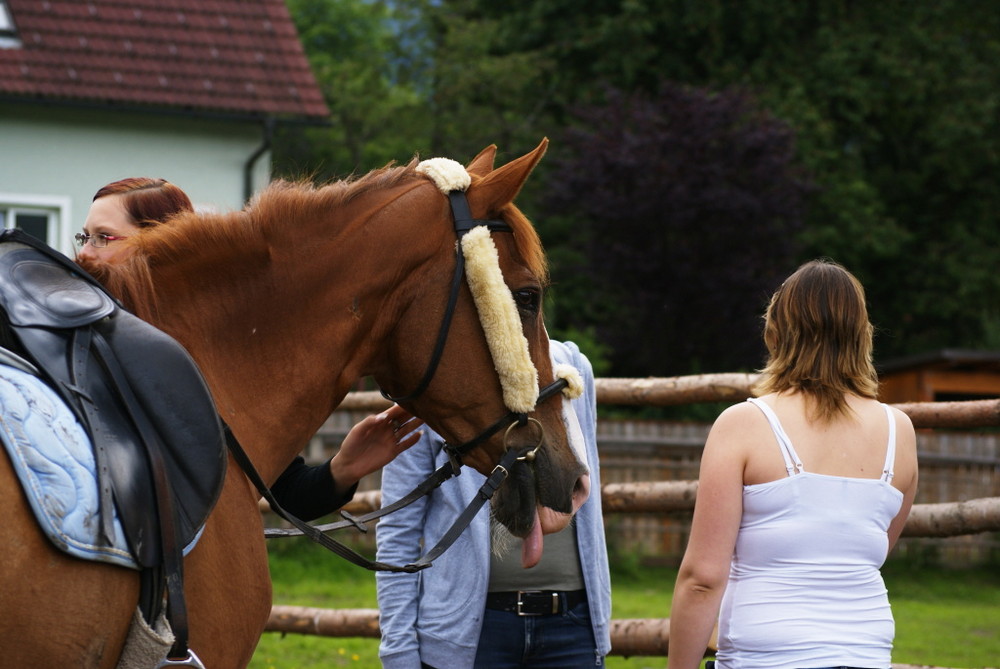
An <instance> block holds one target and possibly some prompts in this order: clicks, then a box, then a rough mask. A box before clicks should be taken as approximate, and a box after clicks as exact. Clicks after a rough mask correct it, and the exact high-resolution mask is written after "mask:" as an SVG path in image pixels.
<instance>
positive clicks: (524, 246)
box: [501, 204, 549, 286]
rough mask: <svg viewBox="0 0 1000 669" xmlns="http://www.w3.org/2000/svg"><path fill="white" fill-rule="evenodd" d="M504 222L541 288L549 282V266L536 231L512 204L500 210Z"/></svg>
mask: <svg viewBox="0 0 1000 669" xmlns="http://www.w3.org/2000/svg"><path fill="white" fill-rule="evenodd" d="M501 212H502V214H503V216H504V220H505V221H507V224H508V225H510V227H511V228H512V229H513V230H514V244H515V245H516V248H517V252H518V254H520V256H521V257H522V258H523V259H524V262H525V264H526V265H527V267H528V269H529V270H530V271H531V273H532V274H534V275H535V276H536V277H537V278H538V280H539V281H540V282H541V284H542V285H543V286H546V285H548V282H549V265H548V260H547V259H546V257H545V249H544V248H543V247H542V240H541V238H540V237H539V236H538V231H537V230H535V226H533V225H532V224H531V221H529V220H528V217H527V216H525V215H524V214H523V213H521V210H520V209H518V208H517V207H516V206H514V205H513V204H508V205H507V206H506V207H504V208H503V209H501Z"/></svg>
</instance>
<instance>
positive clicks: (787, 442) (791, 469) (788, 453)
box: [747, 397, 805, 476]
mask: <svg viewBox="0 0 1000 669" xmlns="http://www.w3.org/2000/svg"><path fill="white" fill-rule="evenodd" d="M747 402H750V404H753V405H754V406H755V407H757V408H758V409H760V410H761V412H762V413H763V414H764V417H765V418H767V422H768V424H769V425H770V426H771V431H772V432H774V436H775V438H776V439H777V440H778V446H780V447H781V457H783V458H784V459H785V470H786V471H787V472H788V475H789V476H794V475H795V474H798V473H800V472H804V471H805V467H803V466H802V461H801V460H799V454H798V453H796V452H795V448H794V447H793V446H792V440H791V439H789V438H788V435H787V434H785V428H783V427H781V421H779V420H778V415H777V414H776V413H774V410H773V409H772V408H771V407H769V406H768V405H767V403H766V402H764V401H763V400H760V399H757V398H756V397H749V398H747Z"/></svg>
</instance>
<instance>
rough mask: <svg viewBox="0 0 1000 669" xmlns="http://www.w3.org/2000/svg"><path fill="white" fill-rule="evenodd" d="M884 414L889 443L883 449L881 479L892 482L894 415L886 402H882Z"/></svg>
mask: <svg viewBox="0 0 1000 669" xmlns="http://www.w3.org/2000/svg"><path fill="white" fill-rule="evenodd" d="M882 407H883V408H884V409H885V415H886V417H887V418H888V419H889V443H888V445H887V446H886V449H885V464H884V465H883V466H882V480H883V481H885V482H886V483H892V477H893V476H895V475H896V474H895V472H894V471H893V464H894V463H895V462H896V417H895V416H893V415H892V409H891V408H890V407H889V405H888V404H882Z"/></svg>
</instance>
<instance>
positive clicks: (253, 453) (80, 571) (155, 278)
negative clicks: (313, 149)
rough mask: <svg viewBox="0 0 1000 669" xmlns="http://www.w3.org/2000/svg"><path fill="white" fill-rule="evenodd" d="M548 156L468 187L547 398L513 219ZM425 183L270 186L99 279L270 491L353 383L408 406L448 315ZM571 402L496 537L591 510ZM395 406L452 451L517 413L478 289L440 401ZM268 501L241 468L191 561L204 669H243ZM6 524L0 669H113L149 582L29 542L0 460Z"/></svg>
mask: <svg viewBox="0 0 1000 669" xmlns="http://www.w3.org/2000/svg"><path fill="white" fill-rule="evenodd" d="M545 148H546V142H544V141H543V142H542V144H540V145H539V146H538V147H537V148H536V149H535V150H534V151H532V152H530V153H528V154H527V155H525V156H522V157H521V158H519V159H517V160H514V161H512V162H510V163H508V164H506V165H504V166H502V167H500V168H497V169H493V158H494V153H495V147H490V148H488V149H486V150H484V151H483V152H482V153H481V154H480V155H479V156H477V157H476V158H475V159H474V160H473V161H472V162H471V163H470V164H469V166H468V168H467V169H468V173H469V174H470V175H471V185H470V186H469V187H468V189H467V197H468V202H469V206H470V208H471V213H472V215H473V216H474V217H476V218H488V217H492V218H500V219H502V220H503V221H505V222H506V223H507V224H508V225H509V226H510V227H511V228H512V229H513V234H510V233H506V232H499V233H494V234H493V235H492V238H493V240H494V243H495V245H496V248H497V253H498V255H499V261H500V268H501V270H502V273H503V282H504V283H506V285H507V287H508V288H509V289H510V291H511V293H512V295H513V296H514V298H515V304H516V306H517V313H518V317H519V319H520V325H521V327H522V329H523V334H524V337H525V338H526V339H527V342H528V351H529V352H530V357H531V360H532V361H533V363H534V365H535V368H536V369H537V372H538V380H539V382H540V384H541V385H545V384H548V383H550V382H552V380H553V370H552V366H551V363H550V360H549V353H548V339H547V335H546V332H545V328H544V325H543V321H542V313H541V299H540V296H541V291H542V289H543V287H544V283H545V279H546V270H545V260H544V255H543V253H542V250H541V246H540V243H539V239H538V236H537V234H536V232H535V231H534V229H533V228H532V226H531V224H530V223H529V222H528V220H527V219H526V218H525V217H524V216H523V214H521V212H520V211H519V210H518V209H517V208H516V207H515V206H514V205H513V199H514V197H515V196H516V195H517V193H518V192H519V191H520V189H521V187H522V185H523V184H524V182H525V180H526V179H527V178H528V175H529V174H530V172H531V171H532V169H533V168H534V167H535V165H536V164H537V163H538V161H539V160H540V159H541V157H542V155H543V154H544V152H545ZM416 166H417V163H416V161H413V162H411V163H410V164H409V165H406V166H401V167H392V166H390V167H386V168H383V169H380V170H376V171H374V172H372V173H369V174H367V175H364V176H361V177H359V178H356V179H351V180H348V181H343V182H336V183H331V184H327V185H324V186H322V187H316V186H313V185H309V184H304V183H289V182H276V183H275V184H272V185H271V186H269V187H268V188H267V189H266V190H265V191H264V192H262V193H261V194H260V195H259V196H258V197H257V198H256V199H255V200H254V201H252V202H251V203H250V204H249V205H248V206H247V207H246V208H245V209H243V210H242V211H239V212H230V213H225V214H190V215H180V216H179V217H177V218H175V219H173V220H171V221H170V222H169V224H166V225H161V226H158V227H155V228H151V229H148V230H147V231H144V232H143V233H142V234H140V235H136V236H134V237H132V238H130V239H128V240H126V241H123V242H121V243H123V244H130V245H133V246H134V248H135V252H134V253H133V254H131V256H130V257H129V258H128V259H127V260H124V261H123V262H121V263H109V264H107V265H106V266H104V267H87V269H88V270H90V271H91V272H92V273H93V274H94V275H95V276H96V277H97V278H98V279H99V280H100V281H102V282H103V283H104V284H105V285H106V286H107V287H108V289H109V291H110V292H111V293H112V294H114V295H116V296H117V297H119V299H121V300H122V302H123V303H124V304H125V306H126V308H128V309H129V310H130V311H132V312H133V313H135V314H136V315H138V316H140V317H141V318H143V319H144V320H147V321H149V322H151V323H153V324H154V325H156V326H158V327H160V328H161V329H163V330H164V331H166V332H167V333H169V334H170V335H172V336H173V337H174V338H175V339H177V340H178V341H179V342H180V343H181V344H183V345H184V346H185V347H186V348H187V350H188V351H189V352H190V354H191V356H192V357H193V358H194V359H195V361H196V362H197V363H198V364H199V366H200V367H201V369H202V372H203V373H204V376H205V378H206V381H207V382H208V385H209V387H210V389H211V391H212V394H213V397H214V399H215V403H216V409H217V410H218V412H219V414H220V416H221V417H222V419H223V420H224V421H225V422H226V423H228V424H229V426H230V427H231V428H232V430H233V432H234V434H235V435H236V437H237V438H238V439H239V441H240V442H241V443H242V445H243V447H244V449H245V450H246V452H247V453H248V455H249V456H250V458H251V460H252V461H253V463H254V464H255V465H256V468H257V469H258V471H259V472H260V473H261V475H262V477H263V479H264V480H265V481H266V482H267V483H271V482H273V481H274V480H275V479H276V478H277V477H278V475H279V474H280V473H281V472H282V471H283V470H284V469H285V467H286V466H287V465H288V464H289V463H290V462H291V461H292V459H293V458H294V457H295V455H296V454H297V453H298V452H299V451H300V449H301V448H302V446H303V444H305V443H307V442H308V440H309V439H310V437H311V436H312V435H313V434H314V433H315V432H316V430H317V429H318V428H319V426H320V425H321V424H322V423H323V421H324V420H325V419H326V418H327V417H328V416H329V414H330V413H331V412H332V411H333V409H334V408H336V406H337V405H338V404H339V403H340V401H341V400H342V399H343V397H344V396H345V395H346V393H347V392H348V390H349V389H350V388H351V386H352V384H353V383H354V382H355V381H356V380H357V379H359V378H361V377H364V376H366V375H371V376H372V377H374V378H375V380H376V381H377V382H378V383H379V384H380V386H381V387H382V388H383V389H385V390H386V391H387V392H390V393H394V394H401V395H402V394H406V393H409V392H410V391H411V390H412V389H413V388H414V387H415V386H417V384H418V383H419V382H420V380H421V378H422V376H423V374H424V371H425V368H426V367H427V365H428V359H429V358H430V355H431V350H432V349H433V347H434V345H435V340H436V338H437V333H438V329H439V325H440V323H441V320H442V317H443V312H444V311H445V303H446V301H447V297H448V295H449V286H450V282H451V279H452V273H453V270H454V267H455V262H456V235H455V231H454V228H453V225H452V215H451V211H450V209H449V201H448V198H447V197H446V196H445V195H444V194H443V193H442V191H441V190H439V188H438V186H436V185H435V183H433V182H432V181H431V180H430V179H428V178H427V177H426V176H424V175H422V174H420V173H419V172H418V171H417V170H416V169H415V168H416ZM561 402H562V399H561V397H558V396H557V397H556V398H554V399H552V400H549V401H546V402H543V403H540V404H539V405H538V406H537V407H536V409H535V411H534V412H533V413H532V414H531V417H532V418H535V419H536V420H537V421H538V422H539V424H540V426H541V428H542V432H543V440H544V443H543V444H542V447H541V448H540V449H539V450H538V456H537V457H536V458H535V460H534V461H533V462H532V463H531V464H530V465H529V464H527V463H525V464H520V465H518V467H519V468H520V469H522V470H525V471H520V472H518V475H517V476H512V477H511V478H510V480H509V481H508V483H507V484H506V485H504V486H502V487H501V489H500V491H499V492H498V494H497V496H496V497H495V499H494V502H493V504H494V512H495V513H496V514H497V517H498V518H499V519H500V520H501V521H502V522H504V523H505V524H507V525H508V526H509V527H511V528H512V529H516V530H517V532H516V533H518V534H519V535H522V536H523V535H525V534H526V533H527V532H528V530H526V529H525V519H527V527H528V528H529V529H530V527H531V524H532V522H533V520H534V519H536V518H538V516H537V515H535V514H536V508H535V507H536V503H537V504H539V505H541V506H546V507H551V508H553V509H555V510H556V511H558V512H561V513H556V514H552V513H543V514H542V516H543V517H549V516H553V515H555V516H557V517H559V520H558V521H557V522H558V523H560V524H562V525H564V524H565V523H566V522H568V521H567V520H566V519H565V516H564V515H563V514H565V513H566V512H568V511H571V510H575V509H577V508H579V505H580V504H582V502H583V499H584V498H585V496H586V483H585V478H586V474H585V468H584V467H583V465H581V464H580V463H579V461H578V459H577V458H576V456H575V455H574V453H573V452H572V449H571V447H570V445H569V444H568V443H567V437H566V431H565V428H564V426H563V423H562V420H561V417H560V413H561ZM403 404H404V406H405V407H406V408H407V409H408V410H410V411H411V412H412V413H414V414H416V415H419V416H420V417H421V418H423V419H424V420H425V421H426V422H427V424H428V425H429V426H430V427H431V428H433V429H434V430H435V431H437V432H439V433H440V434H442V435H443V436H444V437H445V438H446V439H447V440H448V441H449V443H454V444H459V443H464V442H466V441H468V440H470V439H472V438H473V437H475V436H476V435H477V434H479V433H480V432H482V430H484V429H485V428H486V427H487V426H489V425H490V424H492V423H494V422H495V421H497V419H498V418H500V417H501V416H503V415H504V414H506V413H507V408H506V407H505V405H504V399H503V393H502V387H501V382H500V381H499V380H498V374H497V371H496V370H495V369H494V360H493V358H492V357H491V354H490V350H489V348H488V345H487V341H486V337H485V335H484V332H483V329H482V326H481V325H480V321H479V319H478V315H477V312H476V307H475V305H474V303H473V300H472V297H471V296H470V294H469V290H468V287H467V286H463V287H462V290H461V292H460V295H459V300H458V304H457V306H456V309H455V312H454V319H453V322H452V325H451V332H450V334H449V336H448V339H447V344H446V346H445V348H444V352H443V356H442V358H441V361H440V365H439V366H438V368H437V370H436V372H435V373H434V376H433V378H432V379H431V381H430V384H429V385H428V386H427V387H426V390H425V391H424V392H422V393H420V394H419V395H418V396H416V397H415V398H413V399H411V400H407V401H404V402H403ZM538 440H539V431H538V429H537V427H536V428H535V429H513V430H512V431H511V432H510V433H509V434H508V435H507V436H506V437H505V436H504V434H503V432H502V431H501V432H500V433H498V434H496V435H495V436H493V437H492V438H490V439H489V440H488V441H486V442H485V443H483V444H482V445H480V446H479V447H477V448H475V449H474V450H472V451H471V452H470V453H468V455H467V457H466V458H465V464H467V465H471V466H473V467H475V468H476V469H477V470H479V471H480V472H483V473H489V472H490V470H491V469H492V468H493V466H494V464H495V463H496V462H497V461H498V460H499V459H500V457H501V455H502V453H503V451H504V449H505V447H513V448H528V447H532V446H535V445H536V444H537V443H538ZM505 441H506V443H505ZM525 472H527V473H525ZM515 480H516V481H515ZM416 483H417V482H416V481H415V482H414V484H416ZM257 500H258V493H257V492H256V490H255V489H253V487H252V486H251V485H250V484H249V483H248V480H247V478H246V477H245V476H244V474H243V472H242V471H241V470H240V469H239V467H238V466H236V465H235V464H234V463H233V461H232V459H231V458H230V462H229V467H228V471H227V474H226V478H225V484H224V487H223V491H222V494H221V496H220V499H219V501H218V503H217V505H216V507H215V508H214V510H213V512H212V514H211V516H210V517H209V519H208V522H207V525H206V527H205V531H204V534H203V536H202V537H201V539H200V541H199V543H198V544H197V546H196V547H195V548H194V550H193V551H192V552H191V553H190V554H189V555H188V556H187V558H186V559H185V561H184V574H185V593H186V599H187V604H188V611H189V621H190V648H191V649H192V650H193V651H195V652H196V653H197V654H198V656H199V657H200V658H201V660H202V661H203V662H204V664H205V666H206V667H207V668H208V669H229V668H233V667H245V666H246V664H247V663H248V662H249V661H250V658H251V656H252V654H253V652H254V649H255V647H256V644H257V641H258V639H259V637H260V634H261V632H262V630H263V628H264V624H265V622H266V620H267V617H268V613H269V611H270V607H271V583H270V579H269V575H268V568H267V553H266V548H265V545H264V530H263V525H262V521H261V516H260V512H259V510H258V506H257ZM0 504H2V508H3V510H4V520H3V522H2V523H0V546H3V547H4V553H3V555H2V556H0V598H2V600H0V601H2V605H0V649H2V650H0V652H2V657H3V664H4V666H17V667H100V668H102V669H105V668H110V667H114V666H115V665H116V662H117V659H118V657H119V654H120V651H121V646H122V643H123V639H124V638H125V635H126V632H127V629H128V625H129V621H130V620H131V618H132V615H133V612H134V611H135V609H136V604H137V597H138V592H139V578H138V575H137V572H135V571H132V570H129V569H125V568H122V567H116V566H111V565H107V564H99V563H94V562H87V561H83V560H79V559H76V558H73V557H70V556H68V555H66V554H64V553H62V552H60V551H59V550H57V549H56V548H54V546H53V545H52V544H50V542H49V541H48V540H47V539H46V538H45V537H44V536H43V535H42V533H41V532H40V530H39V529H38V528H37V527H36V523H35V520H34V518H33V516H32V514H31V511H30V510H29V507H28V506H27V503H26V500H25V498H24V497H23V495H22V494H21V492H20V487H19V485H18V483H17V481H16V480H15V479H14V476H13V473H12V471H11V466H10V463H9V461H8V459H7V458H0ZM545 529H546V531H548V530H553V529H558V526H557V527H552V528H549V527H546V528H545Z"/></svg>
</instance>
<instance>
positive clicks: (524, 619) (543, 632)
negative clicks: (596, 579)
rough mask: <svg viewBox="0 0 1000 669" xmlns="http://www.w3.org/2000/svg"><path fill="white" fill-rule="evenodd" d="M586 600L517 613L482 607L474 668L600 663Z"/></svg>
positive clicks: (575, 667) (575, 668) (584, 667)
mask: <svg viewBox="0 0 1000 669" xmlns="http://www.w3.org/2000/svg"><path fill="white" fill-rule="evenodd" d="M603 666H604V658H603V657H602V656H600V655H598V654H597V644H596V643H595V642H594V629H593V627H592V626H591V623H590V608H589V607H588V606H587V603H586V602H581V603H580V604H577V605H576V606H575V607H574V608H572V609H570V610H569V611H567V612H566V613H560V614H555V615H545V616H519V615H517V614H516V613H507V612H506V611H495V610H493V609H486V611H485V615H484V617H483V630H482V632H481V633H480V635H479V649H478V650H477V651H476V665H475V668H476V669H528V668H530V669H589V668H590V667H603Z"/></svg>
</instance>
